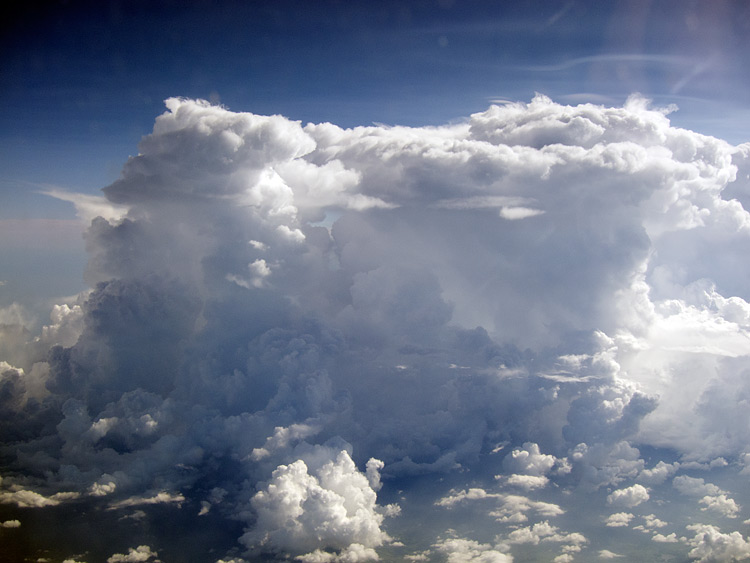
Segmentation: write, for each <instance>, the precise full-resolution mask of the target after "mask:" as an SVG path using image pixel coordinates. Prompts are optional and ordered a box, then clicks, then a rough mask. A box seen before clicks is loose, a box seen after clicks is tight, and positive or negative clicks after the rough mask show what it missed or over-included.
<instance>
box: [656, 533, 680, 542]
mask: <svg viewBox="0 0 750 563" xmlns="http://www.w3.org/2000/svg"><path fill="white" fill-rule="evenodd" d="M651 541H655V542H657V543H677V542H678V541H679V540H678V539H677V534H675V533H674V532H672V533H671V534H667V535H666V536H665V535H663V534H654V535H653V536H651Z"/></svg>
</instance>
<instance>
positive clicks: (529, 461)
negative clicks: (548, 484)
mask: <svg viewBox="0 0 750 563" xmlns="http://www.w3.org/2000/svg"><path fill="white" fill-rule="evenodd" d="M556 461H557V458H555V456H553V455H547V454H543V453H541V452H540V450H539V445H538V444H534V443H532V442H527V443H525V444H524V445H523V449H521V448H517V449H514V450H513V451H512V452H510V453H509V454H508V455H507V456H505V459H504V460H503V468H504V469H505V470H506V471H508V472H509V473H519V474H522V475H534V476H537V477H539V476H543V475H546V474H547V473H549V471H550V470H551V469H552V467H553V466H554V465H555V462H556Z"/></svg>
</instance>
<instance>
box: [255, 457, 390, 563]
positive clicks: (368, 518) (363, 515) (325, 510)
mask: <svg viewBox="0 0 750 563" xmlns="http://www.w3.org/2000/svg"><path fill="white" fill-rule="evenodd" d="M370 468H372V469H370V476H371V479H372V478H373V477H374V471H375V469H374V468H375V464H370ZM310 469H311V468H309V467H308V465H307V464H306V463H305V462H304V461H303V460H301V459H300V460H297V461H295V462H294V463H291V464H289V465H280V466H279V467H277V468H276V470H274V472H273V475H272V478H271V481H270V482H269V483H268V485H267V486H266V487H265V488H263V489H262V490H260V491H259V492H258V493H257V494H256V495H255V496H254V497H253V499H252V506H253V508H254V510H255V512H256V513H257V521H256V522H255V525H254V526H253V527H252V528H251V529H250V530H249V531H248V532H247V533H246V534H245V535H244V536H242V538H241V541H242V543H244V544H245V545H247V546H248V547H249V548H253V549H271V550H274V549H281V550H284V551H287V552H291V553H297V554H300V555H302V554H306V553H308V554H309V555H304V560H305V561H318V560H320V561H322V560H323V559H320V558H321V557H325V556H324V555H323V552H321V551H320V550H322V549H324V548H328V549H334V550H337V552H338V555H337V557H339V558H344V559H340V560H342V561H343V560H352V561H354V560H355V559H346V558H351V557H354V554H355V553H365V554H372V553H373V548H376V547H378V546H380V545H382V544H383V543H384V542H386V541H388V539H389V537H388V535H387V534H386V533H385V532H384V531H382V530H381V528H380V525H381V523H382V521H383V516H382V515H381V514H380V512H378V510H377V509H376V508H377V506H376V494H375V491H374V490H373V489H372V488H371V486H370V481H368V478H367V477H366V476H365V475H364V474H362V473H360V472H359V471H358V470H357V468H356V466H355V465H354V462H353V461H352V459H351V457H350V456H349V454H348V453H347V452H346V451H341V452H340V453H339V454H338V455H337V456H336V458H335V459H331V460H329V461H327V462H325V463H324V464H322V465H321V466H320V467H318V468H312V472H311V471H310ZM355 544H356V546H358V547H356V548H354V547H352V546H353V545H355ZM362 550H365V551H364V552H362ZM358 556H359V555H358ZM362 556H363V557H364V555H362ZM367 556H368V557H369V556H370V555H367ZM337 560H339V559H337Z"/></svg>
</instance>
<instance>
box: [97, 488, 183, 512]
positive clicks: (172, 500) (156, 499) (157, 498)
mask: <svg viewBox="0 0 750 563" xmlns="http://www.w3.org/2000/svg"><path fill="white" fill-rule="evenodd" d="M183 502H185V497H184V496H183V495H181V494H180V493H169V492H167V491H160V492H158V493H156V494H155V495H153V496H150V497H130V498H127V499H124V500H120V501H117V502H113V503H112V504H110V505H109V509H110V510H117V509H120V508H129V507H131V506H142V505H148V504H175V505H177V506H180V505H181V504H182V503H183Z"/></svg>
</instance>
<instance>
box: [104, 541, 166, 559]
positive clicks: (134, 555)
mask: <svg viewBox="0 0 750 563" xmlns="http://www.w3.org/2000/svg"><path fill="white" fill-rule="evenodd" d="M157 557H158V553H156V552H155V551H152V550H151V548H150V547H149V546H147V545H139V546H138V547H135V548H134V547H131V548H129V549H128V552H127V554H122V553H115V554H114V555H112V556H111V557H109V558H107V563H140V562H142V561H158V559H157Z"/></svg>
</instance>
